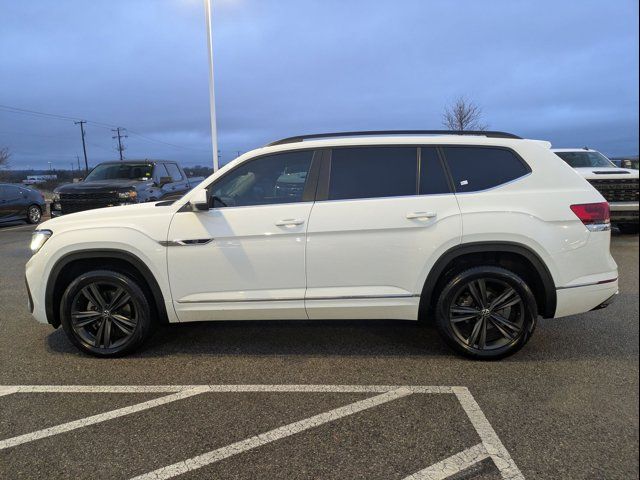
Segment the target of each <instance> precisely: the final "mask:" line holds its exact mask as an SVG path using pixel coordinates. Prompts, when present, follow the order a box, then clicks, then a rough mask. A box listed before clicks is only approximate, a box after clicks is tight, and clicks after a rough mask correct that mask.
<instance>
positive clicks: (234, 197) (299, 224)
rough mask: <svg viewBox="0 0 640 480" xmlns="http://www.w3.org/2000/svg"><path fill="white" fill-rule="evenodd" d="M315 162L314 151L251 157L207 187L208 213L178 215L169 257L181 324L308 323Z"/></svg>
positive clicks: (170, 231)
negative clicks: (308, 231)
mask: <svg viewBox="0 0 640 480" xmlns="http://www.w3.org/2000/svg"><path fill="white" fill-rule="evenodd" d="M314 165H315V166H314ZM318 165H319V163H318V161H317V160H316V159H314V152H313V151H312V150H301V151H295V152H289V153H279V154H275V155H269V156H263V157H258V158H257V159H254V160H249V161H247V162H245V163H242V164H240V166H238V167H236V168H234V169H232V170H230V171H229V172H228V173H227V174H225V175H224V176H223V177H221V178H219V179H217V180H216V181H215V183H213V184H212V185H211V186H209V188H208V192H209V196H210V206H211V207H212V208H210V210H209V211H205V212H192V211H185V212H179V213H176V214H175V216H174V218H173V220H172V222H171V226H170V227H169V233H168V240H167V244H168V245H169V246H168V254H167V256H168V269H169V279H170V283H171V293H172V297H173V302H174V306H175V309H176V313H177V315H178V317H179V319H180V321H197V320H227V319H228V320H243V319H306V318H307V316H306V312H305V308H304V292H305V288H306V275H305V240H306V229H307V223H308V219H309V214H310V212H311V208H312V206H313V195H314V194H315V182H316V181H317V175H316V174H314V173H313V172H315V171H316V170H317V166H318Z"/></svg>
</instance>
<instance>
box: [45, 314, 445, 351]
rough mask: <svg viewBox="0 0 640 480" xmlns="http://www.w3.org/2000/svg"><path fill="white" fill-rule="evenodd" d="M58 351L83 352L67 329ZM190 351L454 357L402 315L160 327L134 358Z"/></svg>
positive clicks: (55, 335) (53, 346)
mask: <svg viewBox="0 0 640 480" xmlns="http://www.w3.org/2000/svg"><path fill="white" fill-rule="evenodd" d="M47 344H48V347H49V349H50V350H51V351H53V352H56V353H65V354H68V353H72V354H73V353H76V354H77V353H79V352H78V350H77V349H76V348H75V347H74V346H73V345H71V343H70V342H69V341H68V339H67V338H66V336H65V334H64V332H63V331H62V329H61V328H60V329H58V330H56V331H55V332H52V333H51V334H50V335H48V336H47ZM176 354H190V355H204V356H229V355H238V356H243V355H259V356H265V355H266V356H269V355H274V356H277V355H300V356H331V355H338V356H340V355H343V356H350V355H364V356H366V355H370V356H443V355H445V356H452V355H453V353H452V351H451V350H449V349H448V348H447V347H446V345H444V344H443V343H442V341H441V340H440V338H439V336H438V333H437V331H436V330H435V328H434V327H433V326H430V325H419V324H417V323H416V322H409V321H400V320H393V321H392V320H375V321H371V320H349V321H343V320H341V321H335V320H333V321H330V320H327V321H321V320H316V321H305V320H302V321H300V320H298V321H290V320H282V321H271V320H269V321H233V322H231V321H229V322H202V323H185V324H171V325H162V326H159V327H158V328H157V330H156V332H155V333H154V335H153V336H152V337H151V339H150V340H149V341H148V342H147V343H146V344H145V346H144V347H143V348H142V349H141V350H140V351H139V352H136V353H134V354H132V355H131V357H139V358H144V357H163V356H167V355H176Z"/></svg>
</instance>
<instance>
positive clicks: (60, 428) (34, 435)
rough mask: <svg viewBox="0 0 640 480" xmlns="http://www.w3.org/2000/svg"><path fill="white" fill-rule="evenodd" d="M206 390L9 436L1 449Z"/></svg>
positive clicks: (185, 392)
mask: <svg viewBox="0 0 640 480" xmlns="http://www.w3.org/2000/svg"><path fill="white" fill-rule="evenodd" d="M206 391H207V388H197V387H196V388H192V389H190V390H183V391H181V392H178V393H174V394H172V395H167V396H166V397H160V398H154V399H153V400H149V401H147V402H142V403H137V404H135V405H130V406H128V407H123V408H119V409H117V410H111V411H109V412H104V413H100V414H98V415H93V416H91V417H86V418H81V419H79V420H75V421H73V422H68V423H62V424H60V425H56V426H55V427H49V428H45V429H44V430H37V431H35V432H31V433H26V434H24V435H19V436H17V437H12V438H7V439H6V440H2V441H0V450H4V449H5V448H9V447H15V446H16V445H20V444H22V443H27V442H33V441H34V440H40V439H41V438H46V437H51V436H53V435H58V434H59V433H64V432H69V431H71V430H75V429H77V428H82V427H88V426H89V425H94V424H96V423H100V422H106V421H107V420H112V419H114V418H118V417H122V416H124V415H129V414H131V413H136V412H140V411H142V410H147V409H149V408H153V407H157V406H160V405H165V404H167V403H171V402H175V401H176V400H182V399H183V398H188V397H192V396H194V395H198V394H200V393H202V392H206Z"/></svg>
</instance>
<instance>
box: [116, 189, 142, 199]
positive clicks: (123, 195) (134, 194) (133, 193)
mask: <svg viewBox="0 0 640 480" xmlns="http://www.w3.org/2000/svg"><path fill="white" fill-rule="evenodd" d="M137 196H138V192H136V191H135V190H131V191H130V192H120V193H118V198H119V199H120V200H130V201H134V200H135V199H136V197H137Z"/></svg>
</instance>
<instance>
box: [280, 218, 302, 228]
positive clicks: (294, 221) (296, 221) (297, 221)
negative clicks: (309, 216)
mask: <svg viewBox="0 0 640 480" xmlns="http://www.w3.org/2000/svg"><path fill="white" fill-rule="evenodd" d="M303 223H304V219H302V218H285V219H283V220H280V221H278V222H276V226H278V227H289V226H291V225H302V224H303Z"/></svg>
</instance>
